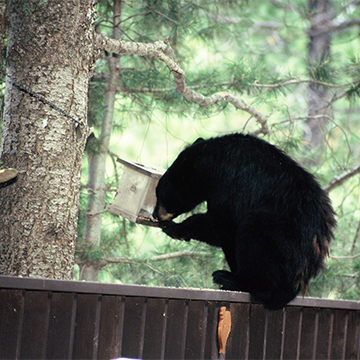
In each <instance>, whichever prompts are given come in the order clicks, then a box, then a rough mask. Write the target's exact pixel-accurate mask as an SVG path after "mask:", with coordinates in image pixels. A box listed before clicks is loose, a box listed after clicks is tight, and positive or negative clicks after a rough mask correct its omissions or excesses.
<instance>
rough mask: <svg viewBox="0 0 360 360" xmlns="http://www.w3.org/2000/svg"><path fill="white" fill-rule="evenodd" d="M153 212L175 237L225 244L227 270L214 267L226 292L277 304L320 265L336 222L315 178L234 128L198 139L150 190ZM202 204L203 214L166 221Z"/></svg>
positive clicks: (267, 304) (272, 306)
mask: <svg viewBox="0 0 360 360" xmlns="http://www.w3.org/2000/svg"><path fill="white" fill-rule="evenodd" d="M156 195H157V204H156V207H155V210H154V217H155V218H157V219H159V220H160V224H161V226H162V229H163V231H164V232H165V233H166V234H167V235H169V236H170V237H172V238H174V239H180V240H186V241H188V240H190V239H196V240H200V241H203V242H205V243H208V244H210V245H215V246H219V247H221V248H222V249H223V251H224V254H225V257H226V260H227V262H228V264H229V267H230V270H231V272H229V271H225V270H218V271H215V272H214V273H213V279H214V282H215V283H217V284H219V285H221V286H222V289H225V290H236V291H246V292H250V293H251V294H252V295H253V297H254V298H255V299H256V300H258V301H260V302H262V303H263V304H264V305H265V307H266V308H268V309H279V308H282V307H283V306H285V305H286V304H287V303H288V302H289V301H291V300H292V299H293V298H294V297H295V296H296V295H297V294H298V293H299V292H300V291H301V290H305V289H306V287H307V286H308V284H309V281H310V279H311V278H312V277H314V276H316V275H317V273H318V272H319V270H320V269H321V268H322V267H323V261H324V258H325V257H326V255H327V254H328V244H329V242H330V241H331V239H332V238H333V232H332V229H333V228H334V227H335V226H336V221H335V219H334V211H333V209H332V207H331V204H330V200H329V198H328V196H327V194H326V193H325V192H324V191H323V190H322V189H321V188H320V186H319V184H318V183H317V182H316V180H315V178H314V177H313V176H312V175H311V174H309V173H308V172H307V171H305V170H304V169H303V168H302V167H301V166H299V165H298V164H297V163H296V162H295V161H293V160H292V159H291V158H290V157H289V156H287V155H286V154H284V153H283V152H282V151H280V150H279V149H278V148H276V147H275V146H273V145H271V144H269V143H267V142H266V141H264V140H261V139H259V138H256V137H253V136H250V135H243V134H232V135H226V136H222V137H216V138H211V139H209V140H202V139H199V140H197V141H196V142H195V143H194V144H193V145H191V146H189V147H188V148H186V149H185V150H184V151H182V152H181V153H180V155H179V156H178V158H177V159H176V160H175V161H174V163H173V164H172V165H171V166H170V168H169V169H168V170H167V171H166V172H165V174H164V175H163V176H162V178H161V179H160V181H159V184H158V186H157V189H156ZM203 201H206V202H207V212H206V213H204V214H195V215H192V216H190V217H189V218H187V219H186V220H184V221H183V222H181V223H175V222H173V221H170V220H171V219H173V218H176V217H177V216H178V215H180V214H182V213H186V212H188V211H190V210H192V209H193V208H194V207H195V206H196V205H198V204H199V203H201V202H203Z"/></svg>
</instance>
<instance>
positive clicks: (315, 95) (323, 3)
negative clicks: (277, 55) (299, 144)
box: [306, 0, 332, 148]
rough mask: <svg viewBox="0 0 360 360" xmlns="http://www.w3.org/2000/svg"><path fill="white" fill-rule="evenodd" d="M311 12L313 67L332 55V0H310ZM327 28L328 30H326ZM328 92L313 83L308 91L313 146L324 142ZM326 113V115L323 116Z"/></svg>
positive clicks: (309, 126)
mask: <svg viewBox="0 0 360 360" xmlns="http://www.w3.org/2000/svg"><path fill="white" fill-rule="evenodd" d="M308 4H309V14H310V20H311V28H310V36H309V44H308V51H309V53H308V64H309V67H310V68H312V67H313V66H315V65H316V64H318V63H319V62H320V61H322V62H323V61H324V60H326V59H327V58H328V57H329V56H330V44H331V31H330V26H329V25H330V23H331V20H332V12H331V10H332V6H331V5H332V4H331V0H309V2H308ZM326 29H327V30H326ZM327 97H328V93H327V90H326V89H325V88H324V87H323V86H319V85H314V84H311V85H310V86H309V91H308V118H307V121H306V123H307V125H308V128H309V143H310V145H311V147H312V148H316V147H318V146H321V145H323V144H324V140H323V133H324V130H325V126H326V123H327V116H326V114H327V110H328V107H327V104H328V100H327ZM322 115H324V116H322Z"/></svg>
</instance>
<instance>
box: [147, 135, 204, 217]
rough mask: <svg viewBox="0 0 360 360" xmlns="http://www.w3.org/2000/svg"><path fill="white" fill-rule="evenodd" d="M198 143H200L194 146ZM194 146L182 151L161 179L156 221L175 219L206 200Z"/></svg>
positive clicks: (155, 215) (155, 212)
mask: <svg viewBox="0 0 360 360" xmlns="http://www.w3.org/2000/svg"><path fill="white" fill-rule="evenodd" d="M196 143H198V141H196V142H195V143H194V144H196ZM194 144H193V145H194ZM193 145H192V146H190V147H188V148H186V149H185V150H184V151H182V152H181V153H180V155H179V156H178V157H177V159H176V160H175V161H174V162H173V164H172V165H171V166H170V167H169V169H168V170H167V171H166V172H165V174H164V175H163V176H162V177H161V178H160V180H159V183H158V185H157V187H156V198H157V201H156V206H155V209H154V213H153V216H154V218H155V219H158V220H160V221H168V220H171V219H174V218H176V217H177V216H179V215H180V214H183V213H186V212H189V211H191V210H192V209H193V208H194V207H195V206H196V205H198V204H199V203H201V202H202V201H204V200H205V199H204V191H203V190H204V189H203V186H202V182H203V181H202V180H203V179H202V175H201V174H199V171H198V165H197V164H198V161H197V160H196V159H197V156H196V155H197V154H196V152H194V151H193ZM199 178H200V179H199Z"/></svg>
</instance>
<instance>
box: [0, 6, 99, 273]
mask: <svg viewBox="0 0 360 360" xmlns="http://www.w3.org/2000/svg"><path fill="white" fill-rule="evenodd" d="M8 13H9V17H10V24H9V30H8V48H7V82H6V94H5V109H4V121H3V138H2V144H1V161H2V162H3V165H4V167H13V168H16V169H17V170H18V172H19V174H18V177H17V181H16V182H15V183H13V184H11V185H9V186H7V187H5V188H3V189H1V198H0V239H1V248H0V249H1V252H0V273H1V274H6V275H17V276H31V277H45V278H56V279H71V278H72V275H73V265H74V248H75V240H76V227H77V213H78V203H79V188H80V169H81V161H82V157H83V152H84V145H85V141H86V138H87V135H88V130H87V129H88V128H87V127H85V126H79V125H77V124H76V123H75V121H73V120H72V119H70V118H69V117H67V116H64V115H63V114H62V113H61V112H60V111H59V110H57V109H54V108H53V107H51V106H49V103H46V102H45V103H44V101H40V100H41V99H39V97H37V96H34V94H33V93H31V91H33V92H34V93H36V94H38V95H39V96H42V97H43V98H45V99H46V101H47V102H51V103H52V104H55V105H56V106H57V107H58V108H60V109H62V110H64V111H65V112H67V113H68V114H70V115H71V116H72V117H73V118H76V119H79V120H81V121H83V122H84V123H85V124H86V121H87V90H88V82H89V79H90V77H91V75H92V68H93V64H94V60H95V59H94V46H93V43H94V42H93V36H94V29H93V26H94V18H95V8H94V4H93V0H83V1H81V2H80V1H72V2H68V1H62V0H53V1H35V0H30V1H26V2H23V1H22V0H10V1H9V2H8ZM14 82H15V84H17V86H15V85H14ZM19 84H20V85H21V86H20V87H21V89H22V90H21V89H20V88H19V87H18V86H19ZM24 86H25V87H26V88H24ZM24 89H25V90H24ZM26 89H28V90H26ZM29 89H31V90H29Z"/></svg>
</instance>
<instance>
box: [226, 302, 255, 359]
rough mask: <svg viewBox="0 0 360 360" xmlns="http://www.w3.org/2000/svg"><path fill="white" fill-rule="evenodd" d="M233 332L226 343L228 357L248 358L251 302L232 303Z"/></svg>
mask: <svg viewBox="0 0 360 360" xmlns="http://www.w3.org/2000/svg"><path fill="white" fill-rule="evenodd" d="M230 313H231V332H230V334H229V339H228V341H227V344H226V358H227V359H247V357H248V351H249V348H248V339H249V321H250V320H249V319H250V305H249V304H241V303H240V304H239V303H231V304H230Z"/></svg>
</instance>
